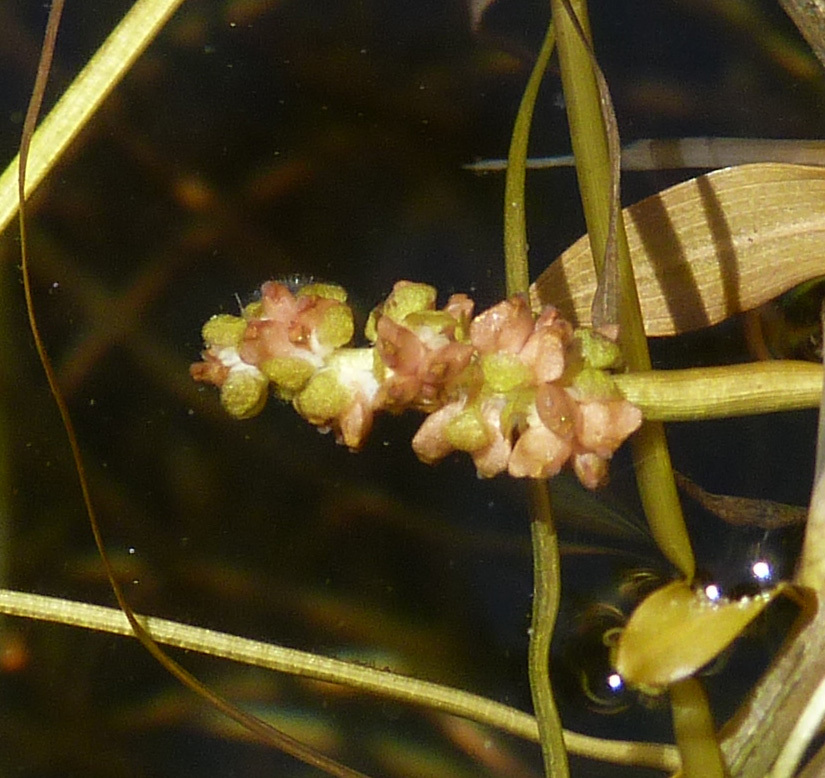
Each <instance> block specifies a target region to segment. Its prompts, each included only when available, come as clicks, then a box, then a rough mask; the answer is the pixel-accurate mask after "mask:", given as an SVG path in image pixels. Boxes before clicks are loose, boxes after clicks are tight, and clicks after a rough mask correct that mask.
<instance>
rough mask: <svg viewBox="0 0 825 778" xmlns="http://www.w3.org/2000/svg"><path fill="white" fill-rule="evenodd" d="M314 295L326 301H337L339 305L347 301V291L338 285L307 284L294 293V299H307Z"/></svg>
mask: <svg viewBox="0 0 825 778" xmlns="http://www.w3.org/2000/svg"><path fill="white" fill-rule="evenodd" d="M309 295H315V296H316V297H323V298H324V299H326V300H338V302H339V303H345V302H346V301H347V290H346V289H344V287H343V286H338V284H307V285H306V286H302V287H301V288H300V289H299V290H298V292H297V293H296V295H295V296H296V297H308V296H309Z"/></svg>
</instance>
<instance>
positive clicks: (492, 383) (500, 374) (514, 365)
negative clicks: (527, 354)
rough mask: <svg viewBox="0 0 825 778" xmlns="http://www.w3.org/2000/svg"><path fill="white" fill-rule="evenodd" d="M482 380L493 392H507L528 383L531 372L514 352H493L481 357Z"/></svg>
mask: <svg viewBox="0 0 825 778" xmlns="http://www.w3.org/2000/svg"><path fill="white" fill-rule="evenodd" d="M481 370H482V372H483V373H484V381H485V383H486V384H487V387H488V388H489V389H490V390H492V391H493V392H502V393H505V392H509V391H511V390H512V389H516V388H517V387H519V386H524V385H525V384H529V383H530V381H531V380H532V378H533V375H532V372H531V370H530V368H529V367H527V365H525V364H524V362H522V361H521V360H520V359H519V358H518V357H517V356H516V355H515V354H508V353H493V354H485V355H484V356H483V357H482V358H481Z"/></svg>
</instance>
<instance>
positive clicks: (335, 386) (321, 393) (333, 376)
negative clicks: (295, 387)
mask: <svg viewBox="0 0 825 778" xmlns="http://www.w3.org/2000/svg"><path fill="white" fill-rule="evenodd" d="M351 402H352V393H351V392H350V390H349V389H348V388H347V387H346V386H344V385H343V384H342V383H341V382H340V381H339V379H338V375H337V373H336V372H335V370H329V369H327V370H321V371H320V372H318V373H316V374H315V375H314V376H313V377H312V378H311V379H310V381H309V383H308V384H307V385H306V386H305V387H304V390H303V391H302V392H301V393H300V394H299V395H298V396H297V397H296V398H295V399H294V400H293V401H292V404H293V405H294V406H295V410H296V411H298V413H300V414H301V416H303V417H304V418H305V419H306V420H307V421H308V422H310V423H311V424H317V425H323V424H327V423H328V422H330V421H331V420H332V419H334V418H335V417H336V416H339V415H340V414H342V413H343V412H344V411H345V410H346V408H347V406H348V405H349V404H350V403H351Z"/></svg>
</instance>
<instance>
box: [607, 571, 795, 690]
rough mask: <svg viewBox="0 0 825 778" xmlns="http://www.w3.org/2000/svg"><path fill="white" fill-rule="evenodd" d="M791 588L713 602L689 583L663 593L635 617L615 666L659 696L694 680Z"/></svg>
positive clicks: (623, 637) (621, 642) (676, 584)
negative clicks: (774, 599)
mask: <svg viewBox="0 0 825 778" xmlns="http://www.w3.org/2000/svg"><path fill="white" fill-rule="evenodd" d="M785 588H786V584H780V585H779V586H777V587H775V588H774V589H770V590H769V591H765V592H763V593H761V594H758V595H756V596H755V597H743V598H741V599H739V600H712V599H710V598H709V597H708V596H707V595H706V594H705V593H704V592H701V591H696V590H694V589H692V588H691V587H690V586H689V585H688V583H687V582H685V581H674V582H673V583H670V584H668V585H667V586H663V587H662V588H661V589H657V590H656V591H655V592H653V594H651V595H650V596H649V597H648V598H647V599H645V600H644V602H642V604H641V605H640V606H639V607H638V608H637V609H636V610H635V611H634V612H633V615H632V616H631V617H630V621H629V622H628V624H627V627H625V629H624V630H623V632H622V633H621V635H620V637H619V641H618V644H617V646H616V651H615V654H614V657H613V664H614V666H615V668H616V671H617V672H618V673H619V674H620V675H621V676H622V678H624V680H625V681H626V682H627V683H629V684H632V685H634V686H639V687H642V688H644V689H645V690H647V691H650V692H652V693H656V692H657V691H661V690H663V689H664V688H665V687H666V686H668V685H670V684H672V683H675V682H676V681H679V680H681V679H683V678H687V677H688V676H691V675H693V674H694V673H695V672H696V671H697V670H699V668H701V667H702V666H704V665H706V664H707V663H708V662H710V661H711V660H712V659H713V658H714V657H716V656H717V655H718V654H719V653H721V651H723V650H724V649H725V648H726V647H727V646H728V645H730V643H732V642H733V640H734V639H735V638H736V637H737V636H738V635H739V634H740V633H741V632H742V630H744V629H745V627H747V625H748V624H749V623H750V622H751V621H753V619H755V618H756V617H757V616H758V615H759V614H760V613H761V612H762V611H763V610H764V609H765V606H766V605H767V604H768V603H769V602H770V601H771V600H773V598H774V597H776V595H777V594H779V593H780V592H781V591H782V590H783V589H785Z"/></svg>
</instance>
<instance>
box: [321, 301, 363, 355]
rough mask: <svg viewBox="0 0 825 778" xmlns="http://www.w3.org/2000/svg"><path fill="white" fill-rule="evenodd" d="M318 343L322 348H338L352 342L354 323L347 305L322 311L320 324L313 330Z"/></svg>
mask: <svg viewBox="0 0 825 778" xmlns="http://www.w3.org/2000/svg"><path fill="white" fill-rule="evenodd" d="M315 334H316V336H317V338H318V342H319V343H320V344H321V345H322V346H329V347H330V348H338V347H339V346H343V345H345V344H346V343H349V342H350V341H351V340H352V336H353V335H354V334H355V323H354V322H353V319H352V311H351V310H350V308H349V306H348V305H344V304H341V305H333V306H332V307H331V308H328V309H327V310H326V311H324V315H323V318H322V319H321V323H320V324H319V325H318V327H317V329H316V330H315Z"/></svg>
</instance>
